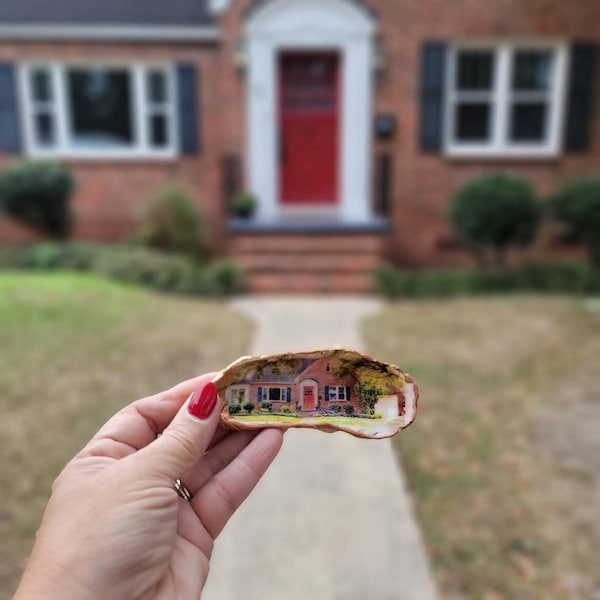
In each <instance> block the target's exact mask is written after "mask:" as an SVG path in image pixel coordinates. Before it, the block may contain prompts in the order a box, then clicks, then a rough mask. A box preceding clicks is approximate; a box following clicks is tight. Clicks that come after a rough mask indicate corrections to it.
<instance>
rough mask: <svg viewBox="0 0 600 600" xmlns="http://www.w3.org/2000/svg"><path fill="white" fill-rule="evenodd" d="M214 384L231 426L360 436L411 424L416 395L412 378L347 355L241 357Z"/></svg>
mask: <svg viewBox="0 0 600 600" xmlns="http://www.w3.org/2000/svg"><path fill="white" fill-rule="evenodd" d="M215 383H216V385H217V389H218V390H219V394H220V397H221V400H222V402H223V404H224V408H223V416H224V420H225V422H226V423H227V424H228V425H229V426H231V427H233V428H239V429H248V428H258V427H283V428H288V427H312V428H316V429H321V430H323V431H327V432H335V431H345V432H347V433H350V434H352V435H356V436H358V437H364V438H385V437H390V436H393V435H395V434H396V433H398V431H400V430H401V429H403V428H405V427H407V426H408V425H410V423H412V421H413V420H414V418H415V412H416V403H417V397H418V390H417V387H416V385H415V384H414V382H413V380H412V378H411V377H410V375H408V374H406V373H404V372H403V371H402V370H401V369H399V368H398V367H396V366H394V365H391V364H387V363H382V362H378V361H376V360H374V359H372V358H369V357H366V356H364V355H362V354H359V353H358V352H353V351H351V350H316V351H312V352H302V353H297V354H280V355H273V356H264V357H250V358H248V357H246V358H242V359H240V360H238V361H236V362H235V363H234V364H233V365H231V366H229V367H227V369H225V370H224V371H222V372H221V373H220V374H219V376H218V377H217V378H216V380H215Z"/></svg>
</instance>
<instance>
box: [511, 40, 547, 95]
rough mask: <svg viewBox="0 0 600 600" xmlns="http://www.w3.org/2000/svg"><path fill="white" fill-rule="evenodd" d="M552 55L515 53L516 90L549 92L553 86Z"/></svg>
mask: <svg viewBox="0 0 600 600" xmlns="http://www.w3.org/2000/svg"><path fill="white" fill-rule="evenodd" d="M551 76H552V54H551V53H550V52H548V51H534V50H531V51H526V52H523V51H522V52H517V53H515V62H514V68H513V84H512V85H513V89H514V90H517V91H519V90H534V91H535V90H548V89H550V86H551V83H552V82H551V81H550V79H551Z"/></svg>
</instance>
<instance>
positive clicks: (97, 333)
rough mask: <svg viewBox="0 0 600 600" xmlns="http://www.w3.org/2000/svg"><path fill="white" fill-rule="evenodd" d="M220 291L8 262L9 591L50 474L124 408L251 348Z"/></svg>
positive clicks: (1, 473)
mask: <svg viewBox="0 0 600 600" xmlns="http://www.w3.org/2000/svg"><path fill="white" fill-rule="evenodd" d="M250 334H251V328H250V326H249V324H248V323H247V322H246V321H245V320H243V319H242V318H241V317H240V316H238V315H236V314H233V313H231V312H230V311H228V310H226V309H225V308H224V307H223V306H221V305H219V303H217V302H213V301H198V300H193V301H191V300H186V299H178V298H172V297H167V296H160V295H156V294H151V293H148V292H144V291H140V290H138V289H135V288H130V287H126V286H122V285H117V284H114V283H110V282H107V281H104V280H100V279H96V278H93V277H88V276H82V275H73V274H61V273H54V274H51V275H28V274H21V273H7V272H0V355H1V360H0V464H1V465H2V468H1V469H0V489H1V490H2V509H1V510H0V539H1V540H2V543H1V544H0V598H2V599H4V598H8V597H10V595H11V594H12V591H13V590H14V588H15V586H16V583H17V581H18V578H19V574H20V569H21V567H20V565H21V563H22V562H23V561H24V559H25V557H26V556H27V555H28V553H29V549H30V547H31V544H32V541H33V538H34V535H35V530H36V527H37V525H38V523H39V519H40V516H41V512H42V510H43V507H44V505H45V502H46V500H47V497H48V494H49V490H50V486H51V483H52V481H53V479H54V477H55V476H56V475H57V473H58V472H59V470H60V469H61V467H62V465H63V464H64V463H65V462H66V461H67V460H68V459H69V458H70V457H71V456H72V455H73V454H74V453H75V452H76V451H77V450H78V449H79V448H80V447H81V446H82V445H83V444H84V443H85V442H86V441H87V440H88V439H89V437H90V436H91V435H92V434H93V433H94V432H95V431H96V430H97V428H98V427H99V426H100V425H101V424H102V423H103V422H104V421H105V420H106V419H107V418H108V417H109V416H110V415H111V414H113V413H114V412H115V411H116V410H117V409H119V408H120V407H122V406H123V405H125V404H128V403H129V402H131V401H133V400H135V399H136V398H139V397H142V396H144V395H147V394H149V393H154V392H156V391H159V390H161V389H164V388H166V387H169V386H171V385H173V384H175V383H177V382H178V381H181V380H182V379H185V378H188V377H192V376H194V375H198V374H200V373H203V372H206V371H210V370H219V369H221V368H223V367H224V366H226V365H227V364H228V363H229V362H231V361H232V360H234V359H236V358H237V357H239V356H241V355H244V354H246V353H247V352H248V349H249V341H250Z"/></svg>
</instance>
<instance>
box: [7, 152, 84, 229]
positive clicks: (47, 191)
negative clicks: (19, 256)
mask: <svg viewBox="0 0 600 600" xmlns="http://www.w3.org/2000/svg"><path fill="white" fill-rule="evenodd" d="M74 187H75V181H74V179H73V176H72V175H71V173H70V172H69V171H68V170H67V169H66V168H65V167H63V166H61V165H58V164H54V163H49V162H41V161H19V162H15V163H12V164H11V165H9V166H8V168H7V169H6V170H5V171H4V172H2V173H0V210H1V211H2V212H4V213H6V214H7V215H9V216H10V217H12V218H14V219H16V220H18V221H21V222H22V223H24V224H25V225H28V226H30V227H33V228H34V229H36V230H37V231H39V232H41V233H43V234H45V235H47V236H49V237H51V238H65V237H67V236H68V234H69V232H70V231H71V224H72V215H71V208H70V200H71V196H72V194H73V190H74Z"/></svg>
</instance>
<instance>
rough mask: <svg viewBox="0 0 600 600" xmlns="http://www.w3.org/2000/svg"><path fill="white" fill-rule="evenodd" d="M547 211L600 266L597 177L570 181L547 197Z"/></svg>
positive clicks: (599, 198) (599, 178)
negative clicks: (548, 204)
mask: <svg viewBox="0 0 600 600" xmlns="http://www.w3.org/2000/svg"><path fill="white" fill-rule="evenodd" d="M550 209H551V212H552V214H553V215H554V217H555V218H556V219H558V220H559V221H560V222H561V223H563V225H565V226H566V228H567V230H568V233H569V234H570V236H571V237H572V238H573V239H574V240H577V241H580V242H582V243H583V244H584V245H585V246H586V248H587V251H588V254H589V256H590V259H591V260H592V261H593V262H594V263H596V264H597V265H600V177H599V176H596V177H585V178H581V179H577V180H575V181H571V182H569V183H567V184H565V185H564V186H563V187H562V188H560V189H559V190H558V191H557V192H556V193H555V194H554V195H553V196H552V197H551V198H550Z"/></svg>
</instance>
